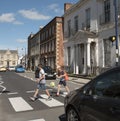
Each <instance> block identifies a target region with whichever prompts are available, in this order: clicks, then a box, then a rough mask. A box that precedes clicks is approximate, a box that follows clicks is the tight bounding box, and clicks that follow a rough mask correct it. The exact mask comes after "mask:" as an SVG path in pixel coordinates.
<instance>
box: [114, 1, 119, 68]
mask: <svg viewBox="0 0 120 121" xmlns="http://www.w3.org/2000/svg"><path fill="white" fill-rule="evenodd" d="M114 9H115V36H116V66H118V62H119V45H118V44H119V43H118V6H117V0H114Z"/></svg>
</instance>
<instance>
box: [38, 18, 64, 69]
mask: <svg viewBox="0 0 120 121" xmlns="http://www.w3.org/2000/svg"><path fill="white" fill-rule="evenodd" d="M40 34H41V36H40V37H41V38H40V62H41V63H42V64H44V65H48V66H51V67H52V68H53V69H56V68H57V66H59V65H61V66H62V65H64V64H63V18H62V17H55V18H54V19H52V20H51V21H50V22H49V23H48V24H47V25H46V26H45V27H43V28H42V29H41V31H40Z"/></svg>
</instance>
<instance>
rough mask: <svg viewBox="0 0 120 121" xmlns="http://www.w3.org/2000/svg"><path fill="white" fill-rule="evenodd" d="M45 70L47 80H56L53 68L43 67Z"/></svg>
mask: <svg viewBox="0 0 120 121" xmlns="http://www.w3.org/2000/svg"><path fill="white" fill-rule="evenodd" d="M42 68H43V70H44V71H45V78H46V79H49V78H53V79H56V72H55V71H54V70H53V69H52V68H51V66H43V67H42Z"/></svg>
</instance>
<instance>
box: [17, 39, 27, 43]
mask: <svg viewBox="0 0 120 121" xmlns="http://www.w3.org/2000/svg"><path fill="white" fill-rule="evenodd" d="M16 41H17V42H18V43H26V42H27V40H26V39H17V40H16Z"/></svg>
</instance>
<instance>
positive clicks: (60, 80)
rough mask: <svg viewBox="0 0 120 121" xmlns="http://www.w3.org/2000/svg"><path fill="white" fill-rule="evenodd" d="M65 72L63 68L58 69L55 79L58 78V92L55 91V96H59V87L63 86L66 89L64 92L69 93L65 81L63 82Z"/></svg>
mask: <svg viewBox="0 0 120 121" xmlns="http://www.w3.org/2000/svg"><path fill="white" fill-rule="evenodd" d="M65 74H66V72H65V70H64V68H63V67H58V74H57V78H59V84H58V90H57V96H59V94H60V88H61V85H63V86H64V87H65V89H66V91H67V92H68V93H69V92H70V90H69V88H68V86H67V83H66V80H65Z"/></svg>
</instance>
